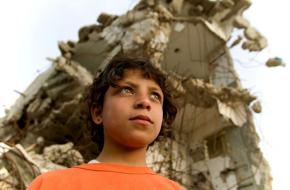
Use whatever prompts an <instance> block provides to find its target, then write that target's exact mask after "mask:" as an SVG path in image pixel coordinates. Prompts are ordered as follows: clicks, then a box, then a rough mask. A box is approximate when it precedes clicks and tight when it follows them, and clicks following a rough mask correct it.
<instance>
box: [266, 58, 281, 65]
mask: <svg viewBox="0 0 290 190" xmlns="http://www.w3.org/2000/svg"><path fill="white" fill-rule="evenodd" d="M266 66H267V67H277V66H282V67H285V66H286V64H285V63H284V62H283V60H282V59H281V58H280V57H274V58H270V59H268V60H267V62H266Z"/></svg>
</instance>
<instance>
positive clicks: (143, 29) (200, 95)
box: [0, 0, 271, 190]
mask: <svg viewBox="0 0 290 190" xmlns="http://www.w3.org/2000/svg"><path fill="white" fill-rule="evenodd" d="M250 5H251V2H250V1H249V0H223V1H212V0H203V1H200V0H170V1H168V0H155V1H154V0H146V1H145V0H144V1H140V3H139V4H137V5H136V6H135V8H134V9H133V10H131V11H128V12H127V13H126V14H125V15H122V16H114V15H109V14H105V13H103V14H101V15H100V16H99V18H98V22H99V23H98V24H94V25H91V26H85V27H83V28H81V29H80V30H79V41H78V42H72V41H69V42H66V43H65V42H60V43H59V49H60V51H61V55H60V56H59V57H57V58H56V59H55V60H52V62H53V63H52V65H51V67H50V68H49V69H48V70H47V71H45V72H44V73H42V74H41V75H40V76H39V77H38V78H37V79H36V80H35V81H34V82H33V83H32V84H31V85H30V86H29V88H28V89H27V90H26V91H25V92H24V93H23V95H22V96H21V97H20V98H19V99H18V100H17V101H16V103H15V104H14V106H13V107H12V108H11V109H10V111H9V112H8V113H7V115H6V116H5V117H4V118H3V119H2V120H1V123H0V140H1V141H2V144H1V146H0V150H1V152H0V154H1V162H0V164H1V165H0V167H1V169H0V188H1V189H25V187H27V185H28V184H29V183H30V182H31V180H32V179H33V178H35V177H36V176H37V175H39V174H40V173H43V172H46V171H49V170H53V169H58V168H64V167H71V166H73V165H78V164H81V163H83V162H87V161H89V160H90V159H93V158H95V157H96V155H97V154H98V145H96V144H94V143H92V142H91V141H90V137H89V134H88V132H87V131H86V130H85V128H86V125H87V123H86V109H85V105H84V95H85V89H86V87H87V86H88V85H89V84H90V83H91V82H92V76H93V74H94V73H96V72H98V71H100V70H102V69H103V68H104V67H105V66H106V65H107V64H108V62H109V60H110V59H111V58H112V57H114V56H118V55H121V54H130V55H136V56H147V57H149V58H150V59H151V60H152V62H153V63H154V65H155V66H156V67H157V68H159V69H160V70H161V71H162V72H163V73H164V74H166V75H167V76H168V80H169V83H170V87H171V89H172V93H173V95H174V98H175V102H176V105H177V106H178V109H179V112H178V115H177V118H176V121H175V123H174V126H173V128H172V131H170V133H169V134H168V136H164V137H163V138H162V139H161V140H160V141H159V142H157V143H155V144H154V145H153V146H152V147H151V148H150V149H149V151H148V155H147V162H148V164H149V165H150V166H151V167H152V168H153V169H154V170H155V171H157V172H159V173H161V174H162V175H165V176H168V177H170V178H172V179H174V180H176V181H178V182H179V183H180V184H182V185H183V186H184V187H186V188H187V189H192V190H194V189H199V190H201V189H203V190H207V189H213V190H217V189H218V190H226V189H233V190H235V189H243V190H253V189H257V190H269V189H271V175H270V169H269V166H268V164H267V162H266V161H265V160H264V158H263V155H262V153H261V151H260V149H259V146H258V143H259V138H258V136H257V133H256V131H255V126H254V124H253V119H252V113H251V110H250V109H249V106H250V105H252V104H253V105H254V107H253V111H255V112H260V111H261V110H260V107H259V103H258V102H257V101H256V97H254V96H253V95H251V94H250V93H249V92H248V91H247V89H243V88H242V86H241V84H240V81H239V78H238V75H237V73H236V72H235V70H234V66H233V60H232V58H231V54H230V48H232V47H234V46H236V45H238V44H242V45H241V46H242V48H243V49H245V50H249V51H261V50H262V49H263V48H265V47H266V45H267V41H266V39H265V38H264V37H263V36H262V35H261V34H260V33H259V32H258V31H257V30H255V29H254V28H253V27H252V26H251V25H250V24H249V22H248V21H247V20H246V19H245V18H243V17H242V13H243V11H244V10H246V9H247V8H248V7H249V6H250ZM234 28H237V29H240V30H242V31H243V32H244V35H243V36H238V37H236V39H235V40H231V41H233V42H232V43H231V44H228V43H229V41H230V38H231V37H232V36H233V29H234Z"/></svg>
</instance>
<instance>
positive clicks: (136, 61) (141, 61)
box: [87, 56, 177, 151]
mask: <svg viewBox="0 0 290 190" xmlns="http://www.w3.org/2000/svg"><path fill="white" fill-rule="evenodd" d="M135 69H137V70H140V71H142V73H143V76H144V78H146V79H152V80H154V81H155V82H156V83H157V84H158V85H159V86H160V88H161V90H162V92H163V95H164V101H163V106H162V107H163V122H162V127H161V131H160V133H159V135H158V137H159V136H164V135H166V134H168V132H170V131H171V130H170V127H171V125H172V123H173V121H174V119H175V116H176V113H177V108H176V107H175V106H174V104H173V98H172V96H171V93H170V91H169V88H168V85H167V83H166V77H165V76H164V75H163V74H162V73H161V72H160V71H159V70H158V69H156V68H155V67H154V66H153V65H152V63H151V61H150V60H149V59H148V58H144V57H124V56H123V57H115V58H113V59H112V60H111V61H110V62H109V64H108V65H107V67H106V68H105V69H104V70H103V72H101V73H99V74H96V76H95V78H94V80H93V83H92V85H91V86H89V89H88V93H87V106H88V112H89V115H88V128H89V130H90V132H91V138H92V140H93V141H94V142H95V143H97V144H98V146H99V151H101V150H102V149H103V146H104V129H103V126H102V124H101V125H97V124H95V123H94V122H93V120H92V116H91V112H90V110H91V109H92V108H94V107H99V108H102V107H103V103H104V96H105V93H106V92H107V90H108V88H109V87H110V86H112V87H115V86H117V84H116V82H117V81H119V80H122V78H123V74H124V72H125V71H127V70H135ZM158 137H157V138H158ZM153 143H154V142H153ZM153 143H151V144H153Z"/></svg>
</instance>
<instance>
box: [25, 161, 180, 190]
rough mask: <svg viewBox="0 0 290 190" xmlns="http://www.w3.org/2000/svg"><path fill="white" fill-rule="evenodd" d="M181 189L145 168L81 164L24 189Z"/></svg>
mask: <svg viewBox="0 0 290 190" xmlns="http://www.w3.org/2000/svg"><path fill="white" fill-rule="evenodd" d="M96 189H98V190H132V189H133V190H134V189H135V190H181V189H183V188H182V187H181V186H180V185H178V184H177V183H176V182H174V181H172V180H169V179H167V178H165V177H163V176H160V175H158V174H156V173H155V172H154V171H153V170H151V169H150V168H148V167H140V166H126V165H120V164H107V163H94V164H83V165H80V166H76V167H73V168H69V169H64V170H56V171H52V172H48V173H45V174H42V175H40V176H38V177H37V178H36V179H35V180H34V181H33V182H32V183H31V184H30V186H29V187H28V189H27V190H96Z"/></svg>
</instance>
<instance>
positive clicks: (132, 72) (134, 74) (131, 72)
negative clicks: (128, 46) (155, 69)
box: [120, 69, 160, 88]
mask: <svg viewBox="0 0 290 190" xmlns="http://www.w3.org/2000/svg"><path fill="white" fill-rule="evenodd" d="M136 78H141V79H145V80H148V81H151V82H152V84H154V85H156V87H158V88H160V85H159V84H158V83H157V81H155V80H154V79H153V78H150V77H149V78H148V76H146V74H145V73H144V71H142V70H140V69H127V70H125V71H124V73H123V76H122V78H121V79H120V81H122V82H126V81H127V82H134V83H136V81H135V79H136Z"/></svg>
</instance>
